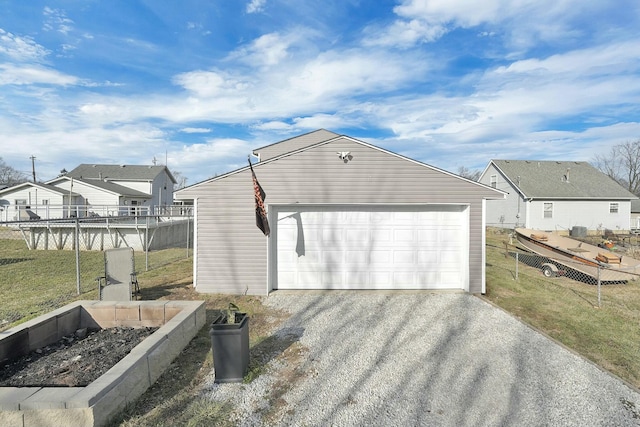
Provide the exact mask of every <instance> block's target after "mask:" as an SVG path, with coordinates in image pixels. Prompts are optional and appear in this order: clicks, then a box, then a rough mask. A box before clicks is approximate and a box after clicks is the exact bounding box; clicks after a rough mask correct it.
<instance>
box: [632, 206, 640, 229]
mask: <svg viewBox="0 0 640 427" xmlns="http://www.w3.org/2000/svg"><path fill="white" fill-rule="evenodd" d="M630 227H631V230H633V231H635V232H638V231H640V199H635V200H632V201H631V224H630Z"/></svg>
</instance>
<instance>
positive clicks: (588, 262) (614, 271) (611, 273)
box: [515, 228, 640, 283]
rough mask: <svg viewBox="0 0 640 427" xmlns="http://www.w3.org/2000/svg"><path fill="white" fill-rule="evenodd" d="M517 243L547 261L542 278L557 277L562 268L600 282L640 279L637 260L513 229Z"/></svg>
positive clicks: (551, 235) (552, 235)
mask: <svg viewBox="0 0 640 427" xmlns="http://www.w3.org/2000/svg"><path fill="white" fill-rule="evenodd" d="M515 233H516V238H517V239H518V242H520V244H521V245H522V246H523V247H524V248H525V249H526V250H528V251H530V252H534V253H536V254H538V255H541V256H543V257H546V258H548V260H549V261H550V262H546V263H544V264H543V265H542V272H543V273H544V274H545V276H554V275H559V273H560V272H562V271H563V270H562V269H561V268H558V267H559V266H564V267H566V268H570V269H572V270H575V271H577V272H579V273H583V274H585V275H587V276H590V277H591V278H593V279H594V280H598V270H599V275H600V281H601V282H618V283H619V282H628V281H629V280H636V279H638V277H640V260H637V259H635V258H632V257H629V256H621V255H619V254H617V253H615V252H612V251H610V250H608V249H607V248H602V247H599V246H595V245H591V244H589V243H586V242H581V241H579V240H575V239H572V238H570V237H565V236H561V235H559V234H557V233H552V232H546V231H539V230H532V229H529V228H516V229H515Z"/></svg>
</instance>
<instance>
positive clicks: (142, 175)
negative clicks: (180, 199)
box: [65, 164, 176, 206]
mask: <svg viewBox="0 0 640 427" xmlns="http://www.w3.org/2000/svg"><path fill="white" fill-rule="evenodd" d="M65 176H66V177H69V178H74V179H77V178H80V179H82V180H83V181H85V182H89V181H102V182H106V183H112V184H117V185H121V186H122V187H126V188H130V189H132V190H137V191H139V192H141V193H144V194H146V195H148V196H149V198H148V199H147V200H146V202H145V204H146V205H148V206H169V205H171V204H172V203H173V186H174V184H176V179H175V178H174V177H173V175H172V174H171V172H170V171H169V169H168V168H167V167H166V166H145V165H96V164H81V165H80V166H78V167H77V168H75V169H73V170H72V171H70V172H67V174H66V175H65Z"/></svg>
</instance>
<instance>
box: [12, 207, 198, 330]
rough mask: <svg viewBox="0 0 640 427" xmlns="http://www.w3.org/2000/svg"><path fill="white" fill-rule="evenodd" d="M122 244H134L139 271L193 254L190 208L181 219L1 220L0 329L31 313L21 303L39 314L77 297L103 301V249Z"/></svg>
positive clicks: (126, 245)
mask: <svg viewBox="0 0 640 427" xmlns="http://www.w3.org/2000/svg"><path fill="white" fill-rule="evenodd" d="M122 247H131V248H133V250H134V254H135V267H136V271H137V272H138V274H140V273H143V272H146V271H150V270H154V269H157V268H159V267H162V266H164V265H167V264H169V263H172V262H175V261H178V260H183V259H187V258H190V257H191V256H192V247H193V217H192V215H191V211H190V210H187V211H185V212H183V214H182V215H181V216H176V217H160V216H136V217H108V218H104V217H101V218H72V219H57V220H31V221H13V222H11V221H10V222H0V301H3V304H0V330H1V329H2V326H3V325H6V324H10V323H13V322H15V321H17V320H19V319H22V318H25V317H29V313H25V312H24V309H22V308H20V309H18V302H20V305H21V306H25V305H26V306H29V307H30V308H29V311H30V312H31V313H34V314H35V313H39V312H42V311H48V310H49V309H53V308H56V307H58V306H59V305H60V304H61V303H64V302H66V301H69V300H72V299H78V298H81V299H98V292H97V289H98V285H97V281H96V279H97V278H98V277H99V276H103V275H104V273H105V266H104V251H105V250H108V249H111V248H122ZM21 300H22V301H21ZM12 301H13V303H12ZM13 305H15V307H13Z"/></svg>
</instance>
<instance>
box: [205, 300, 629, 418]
mask: <svg viewBox="0 0 640 427" xmlns="http://www.w3.org/2000/svg"><path fill="white" fill-rule="evenodd" d="M266 304H268V305H269V306H272V307H274V308H279V309H283V310H286V311H288V312H290V313H291V317H290V318H289V319H288V320H287V321H286V322H285V324H284V325H282V326H281V327H280V329H279V330H278V331H277V332H276V333H275V334H274V335H275V337H279V338H281V339H283V340H284V339H288V340H289V342H291V341H295V340H297V341H298V342H297V343H296V344H295V346H297V347H296V348H299V349H301V350H298V351H301V352H304V354H303V355H302V356H303V357H300V358H299V362H300V363H297V364H296V365H297V368H298V369H297V371H296V372H297V375H295V376H293V377H291V375H290V374H291V366H287V365H288V363H287V362H286V361H282V360H281V358H276V359H273V360H272V361H271V362H270V363H269V368H268V370H267V373H265V374H263V375H261V376H260V377H258V379H256V380H255V381H253V382H251V383H249V384H222V385H219V384H213V373H212V374H211V376H210V379H209V385H208V387H207V388H206V390H205V392H206V395H207V396H209V397H210V398H211V399H213V400H216V401H232V402H234V405H235V406H236V412H235V414H234V420H235V422H236V423H237V424H238V425H242V426H264V425H283V426H284V425H295V426H331V425H333V426H387V425H388V426H391V425H394V426H417V425H425V426H498V425H500V426H502V425H514V426H640V394H638V393H637V392H636V391H634V390H632V389H630V388H629V387H627V386H626V385H625V384H624V383H623V382H621V381H620V380H618V379H616V378H614V377H613V376H611V375H609V374H607V373H605V372H603V371H601V370H600V369H598V368H597V367H596V366H594V365H593V364H591V363H589V362H587V361H585V360H584V359H582V358H581V357H579V356H576V355H575V354H573V353H571V352H569V351H567V350H566V349H564V348H563V347H561V346H559V345H557V344H556V343H554V342H553V341H551V340H549V339H548V338H546V337H544V336H543V335H541V334H539V333H537V332H535V331H534V330H532V329H531V328H529V327H527V326H525V325H524V324H522V323H521V322H519V321H518V320H516V319H514V318H513V317H512V316H510V315H509V314H506V313H505V312H503V311H501V310H500V309H497V308H495V307H493V306H491V305H490V304H488V303H486V302H484V301H483V300H481V299H479V298H477V297H474V296H472V295H468V294H464V293H430V292H416V293H375V292H371V293H369V292H333V293H323V294H321V293H316V294H311V293H282V292H280V293H278V292H276V293H274V294H272V295H270V296H269V297H268V298H267V299H266ZM282 378H286V379H287V381H290V384H288V386H285V387H283V384H282V382H280V383H279V382H278V380H279V379H282ZM274 388H275V389H278V390H282V391H281V393H283V394H282V395H276V396H274V393H273V390H274Z"/></svg>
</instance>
